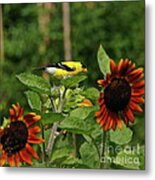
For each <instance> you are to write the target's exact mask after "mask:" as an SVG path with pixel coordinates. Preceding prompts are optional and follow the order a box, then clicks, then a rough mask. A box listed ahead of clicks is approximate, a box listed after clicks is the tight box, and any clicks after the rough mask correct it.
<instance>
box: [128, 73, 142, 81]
mask: <svg viewBox="0 0 155 180" xmlns="http://www.w3.org/2000/svg"><path fill="white" fill-rule="evenodd" d="M143 77H144V73H140V74H135V75H133V76H128V79H129V81H130V82H131V83H134V82H137V81H139V80H141V79H142V78H143Z"/></svg>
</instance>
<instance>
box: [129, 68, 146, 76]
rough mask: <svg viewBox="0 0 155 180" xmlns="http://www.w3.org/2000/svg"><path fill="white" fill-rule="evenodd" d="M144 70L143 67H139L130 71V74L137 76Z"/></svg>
mask: <svg viewBox="0 0 155 180" xmlns="http://www.w3.org/2000/svg"><path fill="white" fill-rule="evenodd" d="M142 72H143V68H138V69H135V70H133V71H131V72H130V73H129V76H135V75H137V74H141V73H142Z"/></svg>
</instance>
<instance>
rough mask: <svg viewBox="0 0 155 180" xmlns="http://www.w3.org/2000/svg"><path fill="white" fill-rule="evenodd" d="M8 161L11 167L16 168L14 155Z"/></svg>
mask: <svg viewBox="0 0 155 180" xmlns="http://www.w3.org/2000/svg"><path fill="white" fill-rule="evenodd" d="M7 161H8V163H9V165H10V166H11V167H14V166H15V157H14V155H12V156H10V157H8V159H7Z"/></svg>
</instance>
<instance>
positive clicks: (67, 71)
mask: <svg viewBox="0 0 155 180" xmlns="http://www.w3.org/2000/svg"><path fill="white" fill-rule="evenodd" d="M38 70H43V71H45V72H47V73H48V74H51V75H53V76H54V77H56V78H65V77H67V76H73V75H76V74H78V73H80V72H87V68H86V66H84V65H83V64H82V63H81V62H76V61H66V62H61V63H54V64H49V65H47V66H45V67H41V68H38Z"/></svg>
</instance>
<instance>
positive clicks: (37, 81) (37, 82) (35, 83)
mask: <svg viewBox="0 0 155 180" xmlns="http://www.w3.org/2000/svg"><path fill="white" fill-rule="evenodd" d="M16 77H17V79H18V80H19V81H20V82H21V83H23V84H24V85H25V86H27V87H29V88H31V89H34V90H36V91H37V92H40V93H44V94H50V84H49V83H48V82H47V81H46V80H45V79H43V78H42V77H39V76H36V75H34V74H30V73H22V74H19V75H16Z"/></svg>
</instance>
